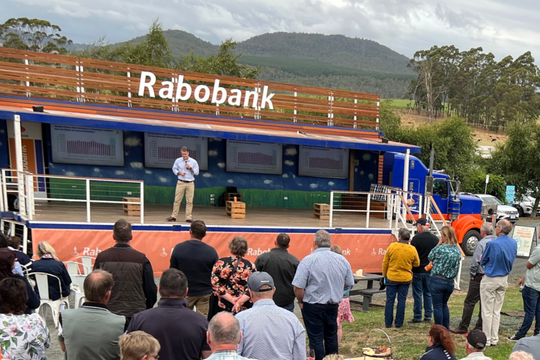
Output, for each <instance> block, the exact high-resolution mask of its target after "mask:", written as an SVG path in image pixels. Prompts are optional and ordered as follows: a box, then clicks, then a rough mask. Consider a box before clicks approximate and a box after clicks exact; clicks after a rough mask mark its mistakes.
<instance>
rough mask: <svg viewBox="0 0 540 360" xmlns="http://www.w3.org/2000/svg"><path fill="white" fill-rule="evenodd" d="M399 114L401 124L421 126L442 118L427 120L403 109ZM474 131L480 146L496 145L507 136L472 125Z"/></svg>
mask: <svg viewBox="0 0 540 360" xmlns="http://www.w3.org/2000/svg"><path fill="white" fill-rule="evenodd" d="M398 114H399V116H401V124H402V125H403V126H411V127H416V126H422V125H426V124H429V123H433V122H436V121H442V120H443V119H442V118H439V119H434V120H429V118H427V117H425V116H420V115H412V114H407V113H405V112H403V111H398ZM472 129H473V131H474V133H473V134H474V137H475V139H477V141H478V145H481V146H496V145H497V144H500V143H501V142H504V141H506V140H507V139H508V136H506V135H505V134H502V133H495V132H493V131H489V130H485V129H479V128H476V127H472Z"/></svg>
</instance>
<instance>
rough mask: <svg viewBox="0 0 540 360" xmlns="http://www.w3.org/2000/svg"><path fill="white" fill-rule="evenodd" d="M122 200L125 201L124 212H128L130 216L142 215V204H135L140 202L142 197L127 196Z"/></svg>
mask: <svg viewBox="0 0 540 360" xmlns="http://www.w3.org/2000/svg"><path fill="white" fill-rule="evenodd" d="M122 201H124V204H123V208H124V214H127V215H128V216H136V215H137V216H138V215H141V204H134V203H135V202H140V201H141V198H136V197H125V198H122Z"/></svg>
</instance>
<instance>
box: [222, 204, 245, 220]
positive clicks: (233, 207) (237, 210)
mask: <svg viewBox="0 0 540 360" xmlns="http://www.w3.org/2000/svg"><path fill="white" fill-rule="evenodd" d="M225 212H226V214H227V216H230V217H231V218H233V219H245V218H246V203H244V202H241V201H237V202H234V201H227V205H226V206H225Z"/></svg>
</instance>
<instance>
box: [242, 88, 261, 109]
mask: <svg viewBox="0 0 540 360" xmlns="http://www.w3.org/2000/svg"><path fill="white" fill-rule="evenodd" d="M252 95H253V105H251V107H254V108H256V107H257V100H259V93H257V92H256V91H246V97H245V98H244V106H249V98H250V97H251V96H252Z"/></svg>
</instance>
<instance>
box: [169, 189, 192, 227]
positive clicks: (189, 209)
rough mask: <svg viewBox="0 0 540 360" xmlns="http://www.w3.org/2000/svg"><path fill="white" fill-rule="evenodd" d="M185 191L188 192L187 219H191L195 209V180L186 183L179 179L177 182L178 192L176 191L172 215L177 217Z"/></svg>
mask: <svg viewBox="0 0 540 360" xmlns="http://www.w3.org/2000/svg"><path fill="white" fill-rule="evenodd" d="M184 193H185V194H186V220H191V219H192V215H191V212H192V211H193V195H194V194H195V182H194V181H192V182H190V183H185V182H183V181H180V180H178V182H177V183H176V192H175V193H174V206H173V212H172V215H171V216H172V217H173V218H175V219H177V218H178V213H179V212H180V205H181V204H182V199H183V198H184Z"/></svg>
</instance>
